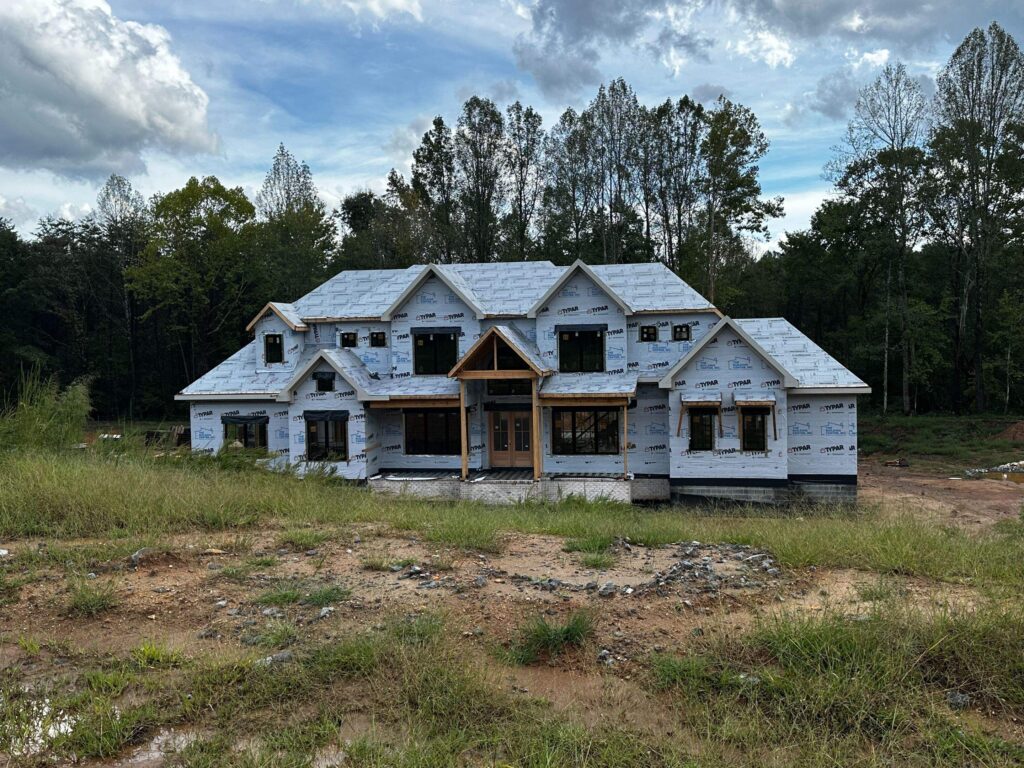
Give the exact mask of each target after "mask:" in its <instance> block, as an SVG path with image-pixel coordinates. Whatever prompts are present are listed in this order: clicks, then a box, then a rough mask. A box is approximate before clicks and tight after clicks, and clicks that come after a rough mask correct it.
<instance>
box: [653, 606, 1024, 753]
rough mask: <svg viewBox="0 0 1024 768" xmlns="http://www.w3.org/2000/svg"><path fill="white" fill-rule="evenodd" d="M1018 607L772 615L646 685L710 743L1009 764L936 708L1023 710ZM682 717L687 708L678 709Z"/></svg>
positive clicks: (1023, 623)
mask: <svg viewBox="0 0 1024 768" xmlns="http://www.w3.org/2000/svg"><path fill="white" fill-rule="evenodd" d="M1022 641H1024V612H1022V611H1021V609H1020V608H1019V607H1016V606H1015V607H1013V608H1009V609H1007V608H997V607H993V608H984V609H979V610H975V611H970V612H923V611H919V610H916V609H913V610H912V609H907V608H905V607H903V606H902V605H894V604H887V605H885V606H880V607H876V608H875V610H873V611H872V612H871V613H870V614H868V615H866V616H857V617H853V618H850V617H847V616H844V615H842V614H839V613H835V612H828V613H826V614H825V615H823V616H819V617H812V618H803V617H798V616H792V615H783V616H777V617H774V618H771V619H767V620H765V621H763V622H762V623H761V624H760V625H758V626H757V627H756V628H755V630H754V631H753V632H752V633H751V634H749V635H746V636H741V637H730V638H726V639H722V640H719V641H716V642H710V643H708V644H706V645H705V646H703V647H701V648H698V649H697V650H695V651H694V652H692V653H691V654H689V655H686V656H665V655H655V656H653V657H652V659H651V662H650V679H651V682H652V684H653V686H654V687H655V688H656V689H657V690H662V691H672V694H673V695H674V696H678V697H681V698H682V699H685V700H687V701H688V702H690V707H692V708H693V711H695V712H698V713H699V714H697V715H696V716H695V717H694V718H693V721H694V722H693V724H694V725H697V726H698V727H703V728H707V729H708V731H707V732H708V735H709V737H710V738H711V739H713V740H714V741H715V742H716V743H718V744H719V745H721V746H723V747H726V748H732V749H737V750H741V751H743V752H744V753H748V754H752V753H756V751H757V750H758V749H760V748H761V747H772V746H773V745H774V746H775V747H777V748H785V749H796V750H797V751H799V752H801V753H806V754H808V755H809V754H812V753H818V754H820V756H821V760H820V761H821V763H822V764H826V763H827V762H828V761H832V763H833V764H853V763H855V762H858V761H859V759H861V757H860V756H861V755H863V753H864V752H865V751H867V750H874V751H875V753H876V754H877V756H878V759H879V760H880V763H879V764H899V765H902V764H904V762H905V761H906V762H907V764H917V763H916V762H914V761H920V763H921V764H931V765H950V766H953V765H962V764H977V762H976V761H977V760H978V759H979V757H980V756H981V755H984V756H986V759H987V760H991V763H988V762H986V761H985V760H981V763H982V764H993V765H1011V764H1013V761H1014V760H1015V759H1019V758H1020V757H1021V756H1022V755H1024V750H1021V748H1020V747H1014V746H1013V745H1010V744H1007V743H1005V742H1002V741H1001V740H999V739H998V738H992V737H989V736H984V735H983V734H981V733H974V732H971V731H969V730H968V729H966V728H965V727H964V726H963V725H962V724H961V723H958V722H957V721H956V720H955V719H954V713H953V711H952V709H951V708H950V706H949V705H948V704H947V702H946V698H945V697H946V695H947V694H948V693H950V692H956V693H961V694H967V695H968V696H969V697H970V701H971V703H972V706H973V707H983V708H985V709H986V710H989V711H991V710H992V709H1000V710H1003V711H1009V712H1011V713H1017V712H1021V711H1024V662H1022V661H1021V659H1020V658H1019V653H1017V652H1016V651H1014V650H1013V649H1014V648H1016V647H1018V644H1019V643H1021V642H1022ZM686 711H690V709H689V708H688V709H687V710H686Z"/></svg>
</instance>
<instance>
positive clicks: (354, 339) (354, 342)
mask: <svg viewBox="0 0 1024 768" xmlns="http://www.w3.org/2000/svg"><path fill="white" fill-rule="evenodd" d="M341 346H342V347H345V348H350V347H357V346H359V334H358V333H350V332H348V331H345V332H344V333H342V334H341Z"/></svg>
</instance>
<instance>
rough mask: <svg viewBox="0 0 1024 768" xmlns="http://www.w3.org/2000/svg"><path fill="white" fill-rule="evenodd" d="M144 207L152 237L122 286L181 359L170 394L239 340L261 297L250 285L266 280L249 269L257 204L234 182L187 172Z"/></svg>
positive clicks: (253, 255) (253, 252)
mask: <svg viewBox="0 0 1024 768" xmlns="http://www.w3.org/2000/svg"><path fill="white" fill-rule="evenodd" d="M151 215H152V220H153V224H152V238H151V240H150V242H149V245H148V246H147V247H146V249H145V251H143V253H142V256H141V260H140V263H139V265H138V266H136V267H133V268H132V269H131V270H130V271H129V287H130V289H131V290H132V292H133V293H134V294H135V295H136V296H137V297H138V298H139V299H140V300H141V301H143V302H145V304H146V307H147V309H146V311H145V313H144V314H143V319H144V320H148V321H152V322H155V323H158V324H159V326H160V328H161V331H162V334H163V335H164V338H165V342H164V343H165V345H166V350H167V352H168V353H171V352H173V355H174V357H175V358H176V359H177V360H178V361H179V363H180V368H179V369H178V371H177V376H176V381H174V382H171V385H170V386H171V387H172V389H171V394H173V391H174V389H175V388H178V387H179V386H180V384H182V383H184V382H189V381H192V380H194V379H195V378H197V377H198V376H200V375H201V374H203V373H205V372H206V371H207V370H209V368H210V367H211V365H213V364H215V363H217V362H219V361H220V360H222V359H224V358H225V357H227V356H228V355H229V354H232V353H233V352H234V351H235V350H236V349H237V348H238V345H239V343H240V342H242V341H243V339H244V328H245V325H246V322H247V321H248V320H249V319H250V318H251V317H252V316H253V315H254V314H255V313H256V311H257V310H258V309H259V307H260V306H261V305H262V304H263V303H265V302H266V300H267V297H265V296H261V295H259V294H258V293H256V292H255V291H254V288H256V287H257V286H264V285H266V284H267V280H266V277H265V276H264V275H261V274H260V273H259V271H258V270H257V269H254V265H256V264H259V262H258V261H257V259H256V258H254V257H255V250H256V238H255V237H254V236H253V235H254V233H253V220H254V218H255V215H256V211H255V208H254V207H253V204H252V203H251V202H249V200H248V198H246V196H245V193H244V192H243V191H242V189H241V187H235V188H230V189H229V188H227V187H225V186H224V185H223V184H221V182H220V181H219V180H218V179H216V178H215V177H213V176H208V177H206V178H204V179H202V180H199V179H197V178H195V177H192V178H191V179H189V180H188V182H187V183H186V184H185V186H184V187H182V188H181V189H178V190H175V191H174V192H170V193H168V194H166V195H163V196H160V197H157V198H156V199H155V200H154V203H153V208H152V214H151ZM163 396H167V392H166V391H165V392H164V393H163Z"/></svg>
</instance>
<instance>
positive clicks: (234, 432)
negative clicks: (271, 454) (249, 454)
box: [221, 415, 270, 450]
mask: <svg viewBox="0 0 1024 768" xmlns="http://www.w3.org/2000/svg"><path fill="white" fill-rule="evenodd" d="M221 422H222V423H223V424H224V447H225V448H252V449H256V450H266V448H267V424H268V423H269V422H270V419H269V418H268V417H266V416H227V415H225V416H221Z"/></svg>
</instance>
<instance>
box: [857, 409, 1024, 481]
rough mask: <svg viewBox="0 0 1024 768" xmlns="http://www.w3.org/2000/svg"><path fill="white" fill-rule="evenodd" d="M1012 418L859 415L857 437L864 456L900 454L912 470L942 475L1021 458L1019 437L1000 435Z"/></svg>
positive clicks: (877, 457) (1023, 456)
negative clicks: (1015, 438) (1014, 438)
mask: <svg viewBox="0 0 1024 768" xmlns="http://www.w3.org/2000/svg"><path fill="white" fill-rule="evenodd" d="M1018 421H1020V419H1019V418H1018V417H1016V416H996V415H983V416H973V415H970V416H932V415H929V416H900V415H889V416H885V417H882V416H879V415H867V414H861V415H860V416H859V418H858V425H857V426H858V430H857V431H858V434H857V441H858V446H859V448H860V451H861V453H862V454H863V455H864V456H865V457H866V458H867V459H868V460H869V461H871V460H888V459H899V458H905V459H908V460H909V461H912V462H913V466H914V467H915V468H918V469H921V470H925V471H934V472H941V473H947V474H948V473H950V472H962V471H963V470H965V469H983V468H987V467H994V466H998V465H1000V464H1004V463H1007V462H1010V461H1021V460H1022V459H1024V441H1019V440H1018V441H1012V440H1006V439H1003V438H1000V437H999V435H1000V433H1002V432H1003V431H1004V430H1006V429H1007V428H1008V427H1011V426H1013V425H1014V424H1016V423H1017V422H1018Z"/></svg>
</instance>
